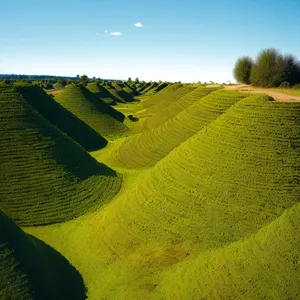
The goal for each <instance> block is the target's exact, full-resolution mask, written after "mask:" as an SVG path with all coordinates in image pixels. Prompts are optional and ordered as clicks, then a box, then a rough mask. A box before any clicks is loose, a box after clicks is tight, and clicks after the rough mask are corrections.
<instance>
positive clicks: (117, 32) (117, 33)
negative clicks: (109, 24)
mask: <svg viewBox="0 0 300 300" xmlns="http://www.w3.org/2000/svg"><path fill="white" fill-rule="evenodd" d="M111 35H116V36H118V35H122V33H121V32H119V31H115V32H111Z"/></svg>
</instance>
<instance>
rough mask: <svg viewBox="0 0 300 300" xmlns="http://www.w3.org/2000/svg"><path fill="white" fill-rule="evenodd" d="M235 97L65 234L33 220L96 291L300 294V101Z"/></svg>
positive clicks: (125, 295)
mask: <svg viewBox="0 0 300 300" xmlns="http://www.w3.org/2000/svg"><path fill="white" fill-rule="evenodd" d="M218 93H219V95H221V96H222V93H221V92H219V91H216V92H213V93H212V94H211V95H213V94H218ZM228 95H230V93H229V94H227V93H226V92H224V95H223V96H224V100H225V99H227V97H228ZM232 95H234V93H233V94H232ZM236 95H237V96H238V93H237V94H236ZM233 98H234V97H233ZM237 98H239V97H237ZM203 99H204V98H203ZM228 101H231V103H232V104H233V105H232V106H231V107H230V108H229V109H227V111H226V112H225V113H223V114H221V115H220V110H222V109H221V108H222V106H223V105H224V103H222V101H220V102H218V101H217V102H216V103H217V106H218V107H219V108H218V109H217V113H216V115H215V118H214V120H213V118H212V119H211V121H212V122H211V123H210V124H209V125H208V126H205V127H203V129H202V130H200V131H198V132H196V133H195V134H194V135H193V136H192V137H191V138H189V139H188V140H186V141H185V142H183V143H182V144H180V145H179V146H178V147H177V148H175V149H174V150H173V151H171V152H170V153H169V154H168V155H167V156H165V157H164V158H163V159H162V160H160V161H159V162H158V163H157V164H156V165H155V166H154V167H153V168H151V169H149V170H145V171H143V172H141V173H140V174H138V175H136V174H134V173H131V175H130V176H129V173H128V174H127V176H128V177H127V179H126V180H127V181H126V189H123V191H122V192H121V193H120V194H119V195H118V196H117V197H116V198H115V201H113V202H111V203H110V204H109V205H108V206H106V207H105V208H104V209H103V210H101V211H98V212H97V213H91V214H89V215H88V216H83V217H82V218H80V219H79V220H74V221H72V222H70V223H66V224H63V225H62V227H61V231H59V232H60V236H59V235H55V236H53V233H52V232H56V231H55V228H51V227H50V228H41V229H30V232H35V233H36V234H37V235H38V236H39V237H44V238H45V239H46V240H47V241H51V242H52V243H53V244H54V245H56V246H57V247H58V249H60V251H62V253H65V252H66V253H68V254H69V256H68V257H70V258H73V259H74V262H76V264H75V265H78V266H79V267H80V271H81V272H83V274H84V277H85V278H88V280H89V281H88V282H89V285H88V287H89V297H90V299H99V298H103V299H105V298H107V299H118V298H119V299H134V298H137V299H173V298H174V299H194V298H195V299H198V298H199V299H200V298H203V299H204V298H206V299H211V300H213V299H218V298H224V299H241V298H243V299H247V300H252V299H263V298H264V297H265V298H266V299H274V300H275V299H276V300H281V299H293V297H296V299H297V296H298V295H297V291H298V289H297V287H298V283H299V268H298V260H297V258H298V256H299V225H300V224H299V209H298V206H299V180H298V179H299V164H300V155H299V149H300V148H299V145H300V123H299V117H300V104H299V103H277V102H274V101H271V100H270V99H269V98H268V97H267V96H264V95H255V96H250V97H246V98H244V99H241V100H239V101H237V100H235V102H236V103H235V104H234V100H233V99H231V97H228ZM198 102H199V103H201V101H197V102H195V104H196V103H198ZM224 102H226V100H225V101H224ZM204 103H205V102H204ZM195 104H194V105H195ZM194 105H192V106H190V107H193V106H194ZM206 105H208V103H206ZM224 107H226V106H225V105H224ZM203 109H205V105H204V106H203ZM193 111H194V112H195V111H196V110H192V111H191V113H192V112H193ZM218 111H219V112H218ZM198 112H200V111H198ZM209 113H212V115H213V110H212V109H210V110H209V109H207V112H206V113H204V114H203V116H202V117H205V116H206V115H207V118H208V119H207V120H209V118H210V117H209ZM218 115H219V117H218ZM200 119H201V117H200ZM197 123H198V121H196V123H195V124H197ZM199 124H200V123H199ZM91 229H92V230H91ZM66 240H67V243H69V246H68V247H66V246H65V243H66ZM83 241H84V243H83ZM272 243H274V244H272ZM85 245H89V254H88V255H87V254H86V251H85V249H86V247H85ZM70 249H72V250H70ZM64 251H65V252H64ZM103 286H105V288H103ZM177 295H178V296H177ZM284 295H287V297H285V296H284Z"/></svg>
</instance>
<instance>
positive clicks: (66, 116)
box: [16, 86, 108, 151]
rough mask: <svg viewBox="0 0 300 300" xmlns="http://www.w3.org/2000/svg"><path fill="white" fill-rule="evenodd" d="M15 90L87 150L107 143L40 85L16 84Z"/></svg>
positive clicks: (92, 149)
mask: <svg viewBox="0 0 300 300" xmlns="http://www.w3.org/2000/svg"><path fill="white" fill-rule="evenodd" d="M16 90H17V91H18V92H20V93H21V94H22V96H23V97H24V99H25V100H26V101H27V103H29V104H30V105H31V106H32V107H33V108H34V109H35V110H36V111H37V112H38V113H40V114H41V115H42V116H43V117H44V118H45V119H47V120H48V121H49V122H50V123H52V124H53V125H55V126H57V127H58V128H59V129H60V130H61V131H63V132H65V133H66V134H67V135H69V136H70V137H71V138H72V139H73V140H75V141H76V142H77V143H79V144H80V145H81V146H82V147H83V148H85V149H86V150H87V151H94V150H97V149H100V148H104V147H105V146H106V145H107V143H108V142H107V140H106V139H105V138H103V137H102V136H101V135H100V134H99V133H97V132H96V131H95V130H93V129H92V128H91V127H89V126H88V125H87V124H85V123H84V122H83V121H81V120H80V119H79V118H77V117H76V116H75V115H73V114H72V113H70V112H69V111H68V110H66V109H65V108H64V107H62V106H61V105H60V104H58V103H57V102H56V101H55V100H54V99H53V98H52V97H50V96H49V95H48V94H47V93H45V92H44V91H43V90H42V89H41V88H40V87H38V86H18V87H17V88H16Z"/></svg>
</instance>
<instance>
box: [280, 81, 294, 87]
mask: <svg viewBox="0 0 300 300" xmlns="http://www.w3.org/2000/svg"><path fill="white" fill-rule="evenodd" d="M279 87H280V88H282V89H289V88H290V87H291V84H290V83H289V82H288V81H284V82H282V83H281V84H280V86H279Z"/></svg>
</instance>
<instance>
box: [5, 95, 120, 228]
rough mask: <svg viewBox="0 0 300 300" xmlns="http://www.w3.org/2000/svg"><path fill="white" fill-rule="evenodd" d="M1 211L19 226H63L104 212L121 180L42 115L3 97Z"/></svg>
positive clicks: (19, 101) (18, 98)
mask: <svg viewBox="0 0 300 300" xmlns="http://www.w3.org/2000/svg"><path fill="white" fill-rule="evenodd" d="M0 107H1V110H0V115H1V117H0V165H1V172H0V209H2V210H3V211H4V213H6V214H7V215H9V216H10V217H12V218H13V219H14V220H15V221H16V222H17V223H18V224H19V225H21V226H27V225H41V224H49V223H57V222H63V221H66V220H70V219H72V218H74V217H77V216H79V215H81V214H84V213H85V212H87V211H90V210H93V209H95V208H98V207H99V206H101V205H102V204H103V203H105V202H107V201H109V200H110V199H111V198H112V197H113V196H114V195H115V194H116V193H117V192H118V190H119V188H120V185H121V178H120V177H119V176H118V175H117V174H116V173H115V172H114V171H113V170H111V169H109V168H108V167H107V166H105V165H103V164H99V163H97V162H96V161H95V160H94V159H93V158H92V157H91V156H90V155H89V154H88V153H87V152H86V151H85V150H84V149H83V148H81V147H80V146H79V145H78V144H77V143H75V142H74V141H73V140H72V139H70V138H69V137H68V136H67V135H65V134H63V133H62V132H61V131H59V130H58V129H57V128H56V127H54V126H53V125H52V124H51V123H49V122H48V121H46V120H45V119H44V118H43V117H42V116H41V115H40V114H38V113H37V112H36V111H35V110H34V109H33V108H32V107H31V106H30V105H29V104H28V103H27V102H26V101H25V100H24V98H23V97H22V96H21V95H20V94H19V93H17V92H16V91H13V90H5V91H2V92H1V93H0Z"/></svg>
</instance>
